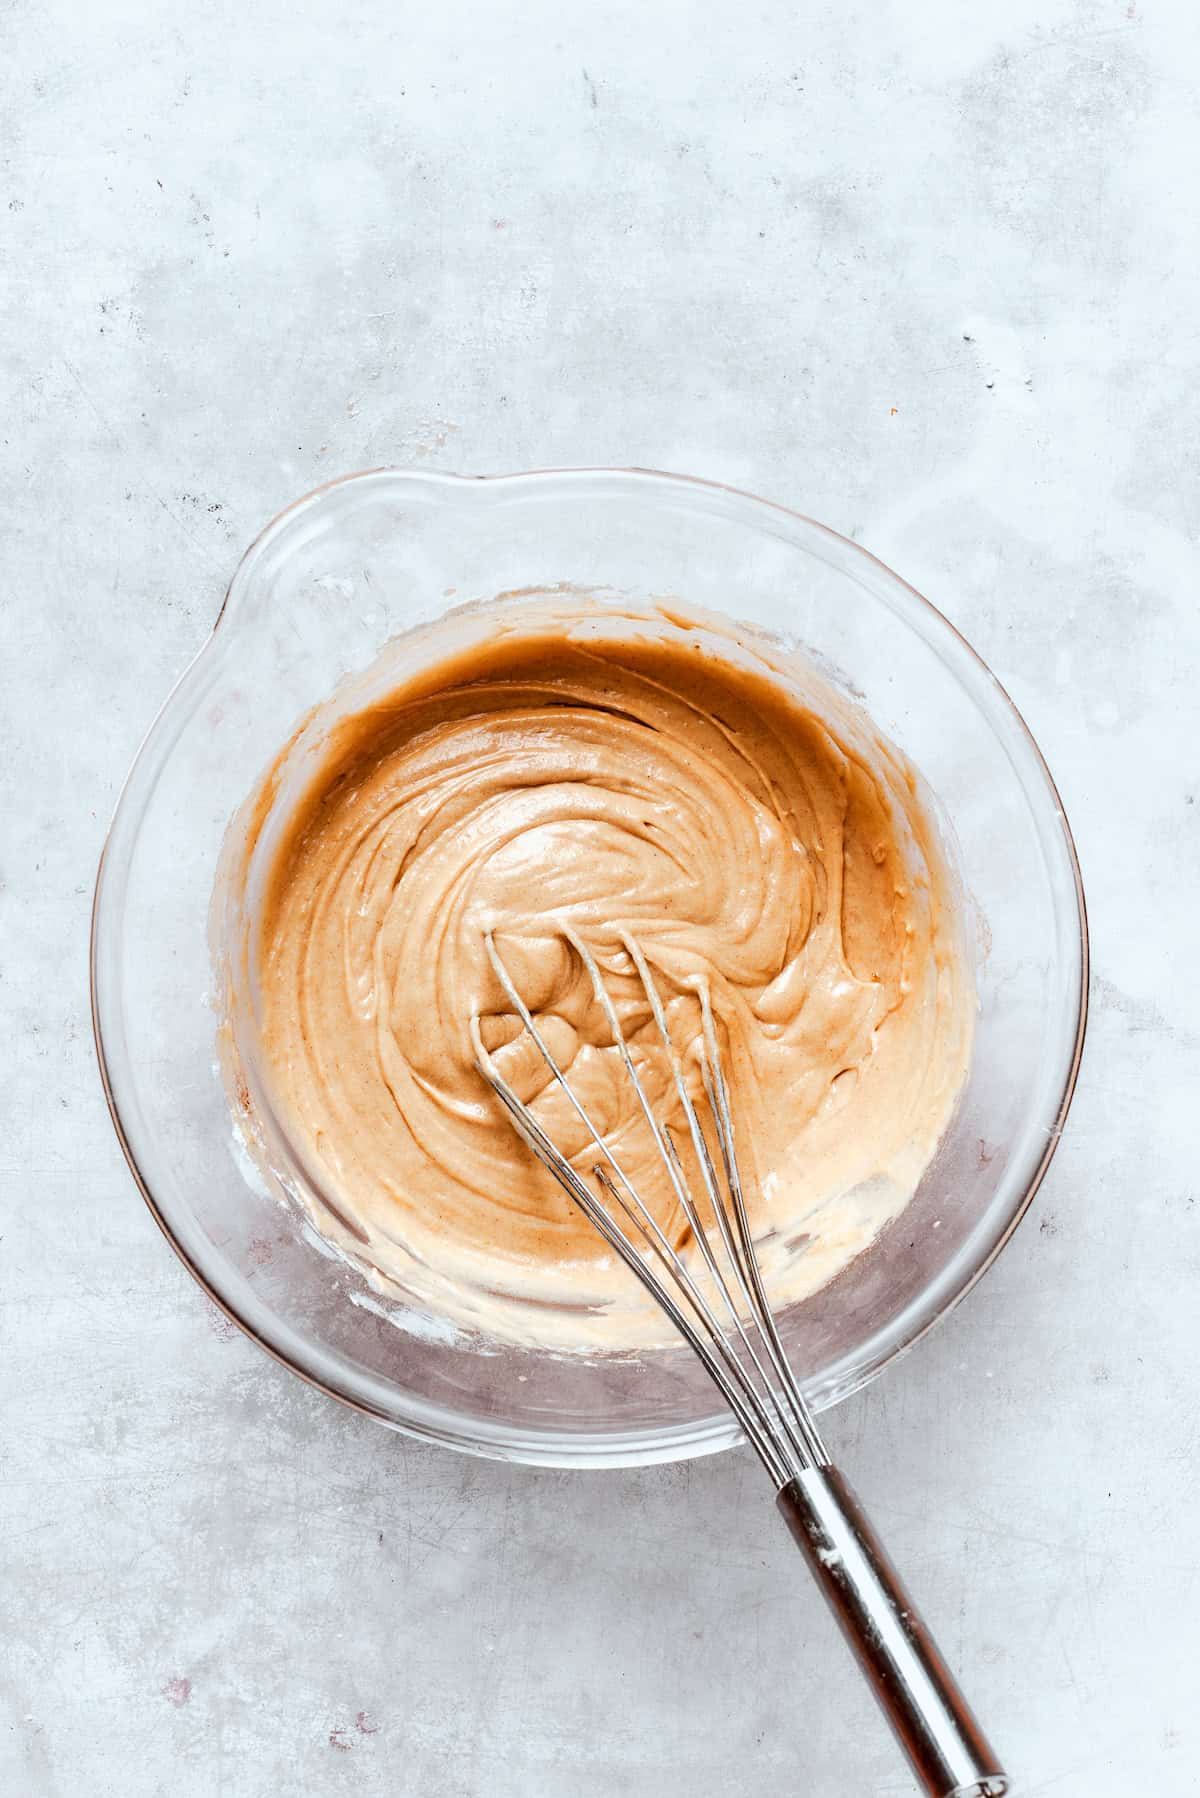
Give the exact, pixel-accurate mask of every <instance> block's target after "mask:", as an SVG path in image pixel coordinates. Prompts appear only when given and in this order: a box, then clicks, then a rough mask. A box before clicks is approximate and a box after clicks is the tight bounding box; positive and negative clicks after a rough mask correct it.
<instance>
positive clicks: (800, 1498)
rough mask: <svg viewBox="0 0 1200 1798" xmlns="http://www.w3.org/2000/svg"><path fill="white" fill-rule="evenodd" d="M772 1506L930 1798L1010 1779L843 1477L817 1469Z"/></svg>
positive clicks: (974, 1792) (967, 1793)
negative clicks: (779, 1511) (786, 1526)
mask: <svg viewBox="0 0 1200 1798" xmlns="http://www.w3.org/2000/svg"><path fill="white" fill-rule="evenodd" d="M776 1503H777V1504H778V1506H779V1509H780V1510H781V1511H782V1513H783V1516H784V1519H785V1520H786V1522H787V1525H788V1528H789V1529H790V1530H791V1532H792V1534H793V1536H794V1537H795V1538H796V1541H797V1542H798V1543H799V1545H800V1548H801V1551H802V1552H803V1554H804V1558H805V1560H806V1561H807V1562H808V1564H809V1566H810V1568H811V1569H812V1572H813V1576H814V1577H815V1579H816V1582H817V1584H818V1585H819V1586H820V1588H821V1590H822V1592H823V1593H824V1594H825V1597H826V1599H827V1600H828V1603H829V1608H830V1610H831V1611H832V1612H833V1614H834V1616H835V1617H836V1618H837V1620H838V1622H839V1624H840V1625H841V1628H842V1632H843V1634H844V1635H845V1637H846V1640H847V1641H848V1642H849V1644H850V1646H851V1648H852V1649H853V1651H854V1654H855V1656H856V1658H857V1660H858V1663H859V1666H860V1667H861V1668H862V1670H863V1672H864V1674H865V1675H866V1677H867V1680H868V1682H869V1683H870V1686H871V1688H872V1690H873V1691H874V1693H875V1696H876V1698H877V1699H878V1700H879V1703H880V1705H881V1706H882V1708H883V1711H884V1714H885V1716H886V1717H887V1720H888V1722H889V1723H890V1724H891V1726H892V1728H893V1729H894V1730H895V1732H896V1735H897V1737H898V1738H899V1741H900V1745H901V1747H902V1748H903V1749H904V1752H905V1753H906V1754H907V1755H908V1758H909V1760H910V1762H911V1763H912V1768H913V1771H914V1773H915V1774H916V1775H917V1778H918V1779H919V1780H920V1781H921V1784H922V1786H923V1788H924V1790H925V1792H926V1793H927V1794H929V1798H1002V1795H1003V1794H1004V1793H1005V1792H1007V1791H1008V1780H1007V1778H1006V1777H1005V1775H1004V1772H1003V1771H1002V1769H1001V1766H1000V1762H999V1760H998V1759H997V1757H996V1755H995V1753H994V1752H993V1750H992V1748H991V1746H990V1745H989V1743H988V1740H987V1737H986V1736H985V1735H984V1733H983V1731H982V1730H981V1729H980V1727H979V1725H978V1723H977V1722H976V1721H975V1718H974V1716H973V1715H972V1713H971V1711H970V1708H969V1707H968V1705H967V1701H966V1699H965V1698H964V1697H963V1695H962V1693H961V1692H960V1691H959V1689H958V1687H957V1685H956V1684H955V1682H954V1677H953V1675H952V1674H951V1672H950V1669H949V1668H948V1667H947V1665H946V1663H945V1661H944V1660H943V1659H942V1657H941V1655H940V1654H939V1653H938V1650H937V1645H936V1644H935V1642H934V1640H933V1638H932V1636H931V1635H930V1634H929V1631H928V1630H927V1629H926V1628H925V1625H924V1623H922V1621H921V1618H920V1616H919V1615H918V1613H917V1611H916V1609H915V1607H914V1605H913V1603H912V1600H911V1599H910V1598H909V1596H908V1593H907V1592H906V1591H905V1589H904V1587H903V1586H902V1585H901V1583H900V1576H899V1575H898V1574H897V1572H896V1569H895V1568H894V1567H893V1566H892V1563H891V1561H890V1560H889V1559H888V1556H887V1553H886V1551H885V1549H884V1546H883V1544H882V1542H881V1541H880V1540H879V1537H878V1536H877V1535H876V1534H875V1531H874V1530H873V1529H872V1527H871V1525H870V1523H869V1522H868V1520H867V1518H866V1516H865V1515H864V1513H863V1511H862V1509H861V1507H860V1506H859V1503H858V1500H857V1499H856V1498H855V1496H854V1493H853V1491H852V1489H851V1487H850V1484H849V1482H848V1481H847V1480H845V1479H843V1478H842V1476H841V1474H840V1473H839V1472H838V1471H837V1469H836V1467H814V1468H810V1469H808V1471H807V1472H805V1473H802V1474H800V1475H799V1476H798V1477H797V1478H796V1479H793V1480H789V1481H788V1483H787V1485H786V1486H784V1487H783V1488H782V1490H781V1491H780V1493H779V1496H778V1498H777V1499H776Z"/></svg>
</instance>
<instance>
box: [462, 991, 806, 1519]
mask: <svg viewBox="0 0 1200 1798" xmlns="http://www.w3.org/2000/svg"><path fill="white" fill-rule="evenodd" d="M471 1036H472V1041H473V1043H474V1047H475V1052H476V1056H477V1059H478V1062H479V1066H480V1069H481V1071H482V1072H483V1074H484V1077H485V1078H486V1079H487V1080H488V1082H489V1084H490V1085H491V1087H492V1089H493V1091H494V1092H495V1094H496V1096H497V1098H498V1099H499V1100H500V1102H501V1104H502V1105H503V1106H504V1108H505V1111H506V1112H507V1113H508V1115H509V1117H510V1119H511V1120H512V1123H513V1126H514V1128H515V1129H516V1131H517V1133H518V1134H519V1135H520V1136H521V1137H522V1139H523V1140H524V1141H525V1142H526V1143H528V1145H529V1147H530V1149H531V1150H532V1151H533V1153H534V1154H535V1155H536V1156H537V1158H538V1160H539V1161H540V1162H541V1163H542V1165H543V1166H544V1167H545V1168H546V1169H547V1171H548V1172H549V1173H551V1174H552V1175H553V1176H554V1178H555V1179H556V1180H558V1182H559V1183H560V1185H562V1186H563V1187H564V1188H565V1190H566V1191H567V1192H568V1193H569V1194H570V1196H571V1197H572V1198H573V1199H574V1200H575V1202H576V1204H577V1205H578V1206H579V1208H580V1210H581V1211H582V1212H583V1213H584V1215H585V1216H586V1217H587V1219H588V1221H589V1222H590V1223H591V1224H592V1225H593V1226H594V1227H595V1229H596V1230H597V1231H598V1232H599V1234H600V1235H601V1237H602V1238H603V1239H604V1241H605V1242H606V1243H608V1245H609V1247H610V1248H611V1249H613V1250H614V1252H615V1253H616V1254H617V1255H618V1256H619V1257H620V1258H621V1260H622V1261H623V1262H624V1263H625V1265H626V1266H627V1267H628V1268H629V1269H630V1271H631V1272H632V1273H633V1274H634V1275H636V1277H637V1278H638V1280H640V1281H641V1283H642V1285H643V1286H644V1287H645V1288H646V1290H647V1291H648V1292H649V1293H650V1296H651V1297H652V1298H653V1299H654V1300H655V1301H656V1302H657V1303H658V1304H659V1305H660V1306H661V1307H662V1309H663V1311H664V1312H665V1313H666V1315H667V1316H668V1317H669V1318H670V1320H671V1322H672V1323H673V1324H674V1325H675V1328H676V1329H677V1330H678V1331H679V1333H680V1335H681V1336H682V1337H683V1338H684V1340H685V1341H686V1342H687V1344H688V1346H689V1347H690V1348H691V1349H692V1350H693V1351H694V1353H695V1354H696V1356H697V1357H698V1359H699V1360H700V1362H701V1364H702V1365H703V1367H704V1368H705V1371H706V1372H707V1373H708V1375H709V1377H710V1378H711V1380H712V1381H713V1383H714V1385H715V1386H716V1387H717V1388H718V1390H719V1391H720V1392H721V1395H722V1397H723V1398H724V1399H725V1402H726V1403H727V1404H728V1406H729V1408H730V1410H731V1411H732V1412H733V1414H734V1416H735V1417H736V1418H737V1420H738V1422H739V1424H740V1425H741V1427H742V1429H743V1430H744V1431H745V1433H746V1438H747V1440H748V1441H749V1442H750V1444H751V1446H752V1447H753V1449H754V1450H755V1452H756V1453H757V1455H758V1457H759V1459H760V1460H761V1462H762V1463H763V1466H764V1467H765V1468H766V1470H767V1473H768V1474H769V1475H770V1477H771V1478H772V1479H773V1480H774V1481H775V1482H776V1483H777V1484H778V1485H781V1486H782V1485H783V1484H785V1483H786V1482H787V1480H788V1478H789V1477H790V1475H789V1470H788V1469H787V1467H786V1466H785V1465H784V1463H783V1461H782V1460H781V1458H780V1456H779V1454H778V1452H777V1450H776V1448H775V1446H774V1443H773V1441H772V1437H771V1433H770V1424H769V1421H768V1419H767V1418H766V1417H765V1416H764V1415H763V1413H762V1409H761V1406H760V1405H759V1404H758V1403H757V1401H756V1399H755V1395H754V1394H753V1392H752V1391H750V1392H747V1391H746V1389H745V1384H744V1376H743V1375H742V1372H741V1369H740V1368H739V1366H738V1364H737V1362H736V1360H735V1359H734V1358H733V1357H732V1355H729V1354H728V1351H727V1350H726V1352H725V1354H722V1355H717V1354H714V1352H713V1348H714V1347H718V1348H719V1347H721V1346H723V1345H722V1343H721V1338H720V1336H719V1333H718V1332H716V1330H715V1325H714V1326H713V1331H714V1334H713V1344H712V1346H710V1343H709V1342H708V1341H706V1340H705V1338H704V1336H703V1335H702V1334H701V1333H700V1332H699V1331H698V1330H697V1328H696V1327H695V1325H694V1324H693V1323H692V1321H691V1320H690V1318H689V1317H688V1316H687V1315H686V1313H685V1312H684V1310H683V1309H682V1307H681V1306H680V1305H679V1303H678V1302H677V1301H676V1299H675V1297H674V1296H673V1294H672V1293H671V1292H670V1291H669V1289H668V1288H667V1287H666V1286H665V1285H664V1284H663V1282H662V1281H661V1280H660V1279H659V1278H658V1276H657V1274H655V1273H654V1271H653V1269H652V1268H651V1266H650V1265H649V1263H648V1262H647V1261H646V1259H645V1257H644V1256H643V1255H641V1254H639V1252H638V1250H637V1249H636V1248H635V1247H634V1246H633V1244H632V1243H631V1242H630V1241H629V1239H628V1238H627V1237H626V1236H625V1234H624V1233H623V1232H622V1231H621V1230H620V1229H619V1228H618V1227H617V1226H616V1225H615V1224H614V1223H613V1221H612V1219H611V1218H610V1217H609V1215H608V1214H607V1213H606V1211H605V1210H604V1207H603V1206H602V1205H600V1204H598V1203H597V1200H596V1197H595V1195H594V1193H593V1192H592V1191H591V1189H590V1188H589V1187H588V1186H587V1184H586V1182H585V1181H584V1180H583V1179H582V1178H581V1176H580V1175H579V1173H578V1171H577V1170H576V1169H575V1168H574V1167H572V1165H571V1163H570V1162H569V1161H568V1160H567V1159H566V1157H565V1156H564V1155H563V1154H562V1152H561V1150H559V1149H558V1148H557V1147H556V1145H555V1144H554V1142H553V1141H552V1140H551V1139H550V1137H549V1136H547V1134H546V1132H545V1131H544V1130H543V1129H542V1127H541V1125H540V1124H539V1123H538V1122H537V1120H536V1118H534V1117H533V1116H532V1114H531V1113H530V1112H529V1110H528V1108H527V1107H526V1106H524V1105H523V1104H522V1103H521V1101H520V1099H518V1098H517V1095H516V1094H515V1092H514V1091H513V1090H512V1088H511V1087H510V1086H509V1084H508V1082H507V1081H506V1080H505V1079H504V1077H503V1075H502V1074H501V1073H500V1072H499V1070H498V1069H497V1068H496V1066H495V1063H494V1061H493V1059H492V1057H491V1055H490V1054H489V1052H488V1050H487V1049H486V1048H485V1047H484V1044H483V1039H482V1035H481V1034H480V1030H479V1020H478V1018H472V1019H471ZM596 1177H597V1179H598V1180H599V1181H600V1183H601V1185H602V1186H603V1187H604V1189H605V1191H606V1192H607V1193H608V1194H609V1195H610V1196H611V1197H612V1198H613V1199H615V1201H616V1202H617V1204H618V1205H619V1206H620V1207H621V1209H622V1210H623V1211H624V1212H625V1214H626V1216H627V1217H629V1219H630V1221H631V1223H633V1225H634V1226H635V1227H636V1228H637V1230H638V1231H639V1232H640V1234H641V1235H642V1237H643V1239H644V1240H645V1242H646V1244H647V1245H648V1247H649V1248H650V1249H651V1250H652V1251H653V1252H654V1253H655V1254H658V1255H659V1256H660V1258H661V1257H662V1251H661V1250H660V1249H659V1247H658V1245H657V1244H656V1243H655V1241H654V1238H653V1237H652V1236H651V1235H650V1233H649V1231H648V1230H647V1229H646V1227H645V1225H644V1224H643V1223H642V1221H641V1219H640V1218H638V1216H637V1214H636V1213H635V1212H634V1211H633V1210H632V1209H631V1207H630V1206H629V1205H628V1203H627V1202H626V1200H625V1199H624V1198H623V1197H622V1195H621V1193H620V1191H619V1190H618V1188H617V1185H616V1182H615V1181H614V1180H613V1178H612V1175H611V1174H610V1173H609V1171H608V1169H607V1168H605V1167H603V1166H598V1167H597V1168H596ZM631 1190H632V1189H631ZM689 1296H690V1295H689ZM693 1303H695V1301H694V1300H693ZM731 1376H732V1377H731Z"/></svg>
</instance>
